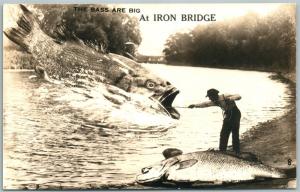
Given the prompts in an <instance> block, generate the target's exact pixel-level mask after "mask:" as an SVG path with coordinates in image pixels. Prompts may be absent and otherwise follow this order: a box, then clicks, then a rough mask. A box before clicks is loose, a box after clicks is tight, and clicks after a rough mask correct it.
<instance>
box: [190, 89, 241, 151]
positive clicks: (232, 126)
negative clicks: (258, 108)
mask: <svg viewBox="0 0 300 192" xmlns="http://www.w3.org/2000/svg"><path fill="white" fill-rule="evenodd" d="M206 97H208V98H209V100H210V101H206V102H202V103H199V104H193V105H190V106H189V108H194V107H196V108H204V107H210V106H219V107H221V109H222V110H223V126H222V130H221V134H220V144H219V149H220V151H226V149H227V144H228V139H229V135H230V132H232V146H233V151H234V152H235V153H236V154H237V155H239V153H240V139H239V129H240V119H241V112H240V110H239V109H238V107H237V106H236V104H235V100H240V99H241V96H240V95H228V94H220V95H219V91H218V90H216V89H209V90H208V91H207V95H206Z"/></svg>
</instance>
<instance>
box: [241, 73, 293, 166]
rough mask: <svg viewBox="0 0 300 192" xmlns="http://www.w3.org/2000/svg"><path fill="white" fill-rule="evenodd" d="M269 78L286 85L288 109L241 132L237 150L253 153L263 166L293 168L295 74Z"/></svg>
mask: <svg viewBox="0 0 300 192" xmlns="http://www.w3.org/2000/svg"><path fill="white" fill-rule="evenodd" d="M287 77H289V78H287ZM271 78H272V79H274V80H279V81H285V82H286V83H288V85H289V88H290V90H291V92H292V94H293V97H292V98H291V102H290V104H289V105H288V106H287V109H288V110H287V112H286V113H285V114H284V115H283V116H281V117H279V118H275V119H273V120H270V121H267V122H264V123H260V124H258V125H257V126H255V127H253V128H252V129H250V130H249V131H248V132H246V133H244V134H243V135H242V138H241V150H242V151H247V152H252V153H254V154H256V155H257V156H258V158H259V159H260V160H261V161H262V162H263V163H264V164H267V165H270V166H273V167H278V168H284V169H290V168H292V167H296V91H295V82H296V81H295V80H296V79H295V75H288V74H277V75H275V76H272V77H271Z"/></svg>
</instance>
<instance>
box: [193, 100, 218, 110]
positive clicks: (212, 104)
mask: <svg viewBox="0 0 300 192" xmlns="http://www.w3.org/2000/svg"><path fill="white" fill-rule="evenodd" d="M211 106H216V104H215V103H213V102H212V101H205V102H202V103H198V104H192V105H189V108H194V107H195V108H204V107H211Z"/></svg>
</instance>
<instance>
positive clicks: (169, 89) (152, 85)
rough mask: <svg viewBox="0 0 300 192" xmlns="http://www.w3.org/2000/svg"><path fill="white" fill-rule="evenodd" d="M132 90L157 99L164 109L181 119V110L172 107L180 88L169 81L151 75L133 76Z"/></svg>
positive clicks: (175, 117) (173, 116)
mask: <svg viewBox="0 0 300 192" xmlns="http://www.w3.org/2000/svg"><path fill="white" fill-rule="evenodd" d="M131 87H132V88H131V91H132V92H134V93H139V94H143V95H145V96H147V97H149V98H152V99H155V100H157V101H158V102H159V103H160V104H161V106H162V107H163V108H164V110H165V111H166V112H167V114H168V115H170V116H171V117H172V118H174V119H179V118H180V114H179V112H178V111H177V110H176V109H175V108H174V107H172V103H173V101H174V100H175V98H176V96H177V94H178V93H179V90H178V89H177V88H176V87H174V86H172V85H171V83H169V82H168V81H164V80H162V79H160V78H155V77H153V76H151V75H148V76H147V75H146V76H142V77H135V78H133V83H132V86H131Z"/></svg>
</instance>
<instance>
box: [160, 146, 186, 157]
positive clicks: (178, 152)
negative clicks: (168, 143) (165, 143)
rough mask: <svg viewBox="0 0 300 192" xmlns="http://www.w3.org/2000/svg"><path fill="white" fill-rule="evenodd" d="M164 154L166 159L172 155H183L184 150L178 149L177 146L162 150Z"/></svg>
mask: <svg viewBox="0 0 300 192" xmlns="http://www.w3.org/2000/svg"><path fill="white" fill-rule="evenodd" d="M162 154H163V156H164V157H165V159H168V158H171V157H175V156H177V155H181V154H182V151H181V150H180V149H176V148H167V149H165V150H164V151H163V152H162Z"/></svg>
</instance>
